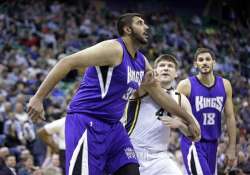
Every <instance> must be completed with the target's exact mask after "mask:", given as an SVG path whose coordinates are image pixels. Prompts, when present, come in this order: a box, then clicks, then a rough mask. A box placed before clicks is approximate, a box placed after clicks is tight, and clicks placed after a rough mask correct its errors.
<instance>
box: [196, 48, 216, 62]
mask: <svg viewBox="0 0 250 175" xmlns="http://www.w3.org/2000/svg"><path fill="white" fill-rule="evenodd" d="M201 53H209V54H210V55H211V57H212V59H213V60H215V54H214V52H213V51H212V50H211V49H209V48H204V47H201V48H198V49H197V50H196V52H195V54H194V59H195V60H197V57H198V55H199V54H201Z"/></svg>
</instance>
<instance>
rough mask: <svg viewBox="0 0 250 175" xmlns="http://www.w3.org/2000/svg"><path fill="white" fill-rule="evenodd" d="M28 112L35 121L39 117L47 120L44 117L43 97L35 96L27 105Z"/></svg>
mask: <svg viewBox="0 0 250 175" xmlns="http://www.w3.org/2000/svg"><path fill="white" fill-rule="evenodd" d="M27 112H28V115H29V117H30V119H31V120H32V121H33V122H36V121H37V120H38V119H39V118H41V119H43V120H45V117H44V109H43V102H42V100H41V99H39V98H37V97H36V96H33V97H32V98H31V99H30V101H29V103H28V105H27Z"/></svg>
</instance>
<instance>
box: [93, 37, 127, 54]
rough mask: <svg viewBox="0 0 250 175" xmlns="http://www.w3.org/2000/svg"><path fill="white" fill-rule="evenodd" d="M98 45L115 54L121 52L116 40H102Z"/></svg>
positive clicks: (121, 49)
mask: <svg viewBox="0 0 250 175" xmlns="http://www.w3.org/2000/svg"><path fill="white" fill-rule="evenodd" d="M98 45H100V46H102V47H105V48H109V49H112V50H114V51H117V52H122V51H123V48H122V46H121V44H120V43H119V41H118V40H117V39H109V40H104V41H102V42H100V43H98Z"/></svg>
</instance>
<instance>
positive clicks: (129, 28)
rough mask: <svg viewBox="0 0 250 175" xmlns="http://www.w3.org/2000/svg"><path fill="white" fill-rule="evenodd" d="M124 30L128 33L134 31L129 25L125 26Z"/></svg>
mask: <svg viewBox="0 0 250 175" xmlns="http://www.w3.org/2000/svg"><path fill="white" fill-rule="evenodd" d="M124 30H125V32H126V33H127V34H131V32H132V30H131V27H129V26H124Z"/></svg>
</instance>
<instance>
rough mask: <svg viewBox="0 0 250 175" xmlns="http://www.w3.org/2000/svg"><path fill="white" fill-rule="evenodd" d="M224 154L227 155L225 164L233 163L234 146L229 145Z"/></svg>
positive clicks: (231, 164)
mask: <svg viewBox="0 0 250 175" xmlns="http://www.w3.org/2000/svg"><path fill="white" fill-rule="evenodd" d="M226 156H227V165H228V166H230V167H232V166H233V165H234V162H235V159H236V157H235V147H234V146H229V147H228V149H227V152H226Z"/></svg>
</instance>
